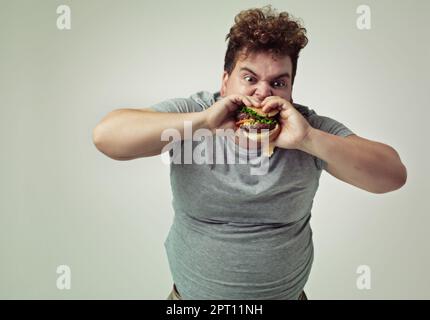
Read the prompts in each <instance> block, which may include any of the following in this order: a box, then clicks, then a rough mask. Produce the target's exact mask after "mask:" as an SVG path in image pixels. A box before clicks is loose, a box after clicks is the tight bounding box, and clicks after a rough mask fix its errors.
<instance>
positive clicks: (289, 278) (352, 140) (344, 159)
mask: <svg viewBox="0 0 430 320" xmlns="http://www.w3.org/2000/svg"><path fill="white" fill-rule="evenodd" d="M305 33H306V30H305V29H304V28H302V27H301V26H300V24H299V23H298V22H297V21H294V20H293V19H292V18H291V17H290V16H289V15H288V13H286V12H282V13H279V14H278V13H277V12H276V11H274V10H272V9H271V8H270V7H264V8H262V9H251V10H246V11H243V12H241V13H239V14H238V15H237V16H236V18H235V24H234V26H233V27H232V28H231V29H230V32H229V34H228V35H227V39H228V40H229V43H228V48H227V52H226V56H225V65H224V72H223V77H222V85H221V90H220V92H216V93H215V94H212V93H209V92H198V93H196V94H194V95H192V96H191V97H190V98H188V99H171V100H167V101H164V102H162V103H159V104H156V105H154V106H152V107H151V108H145V109H119V110H115V111H113V112H111V113H110V114H108V115H107V116H106V117H105V118H104V119H103V120H102V121H101V123H100V124H99V125H98V126H97V127H96V128H95V129H94V143H95V145H96V146H97V148H98V149H99V150H100V151H101V152H103V153H105V154H106V155H108V156H109V157H111V158H113V159H116V160H130V159H135V158H139V157H149V156H154V155H159V154H160V153H161V151H162V150H163V147H165V146H166V144H167V143H168V141H163V139H161V136H162V134H163V132H165V130H167V129H175V130H176V131H177V132H178V133H179V135H180V139H179V141H177V142H176V143H177V145H180V146H181V147H185V141H184V140H185V139H184V135H185V132H186V129H185V126H184V123H186V122H187V121H189V122H191V124H192V128H191V130H192V132H193V133H194V132H197V131H198V130H200V129H208V130H209V131H210V132H211V133H215V132H216V130H217V129H220V128H223V129H233V128H235V115H236V113H237V110H238V108H239V107H240V106H243V105H245V106H248V107H251V106H253V107H256V108H262V110H263V111H265V112H269V111H270V110H274V109H278V110H279V111H280V123H281V127H282V129H281V132H280V133H279V136H278V137H277V138H276V140H275V142H274V143H275V145H276V148H275V151H274V153H273V154H272V156H271V157H270V161H269V166H268V169H267V172H266V174H264V175H253V174H251V169H252V168H253V167H255V164H256V163H257V162H256V161H258V160H259V159H261V157H262V156H263V155H262V153H261V150H260V149H259V148H257V149H255V150H253V149H251V148H249V149H244V148H241V147H239V148H237V145H235V142H233V143H232V142H229V143H227V144H226V145H224V146H222V148H224V149H223V150H222V151H223V152H226V153H227V154H233V155H235V156H239V157H245V158H246V159H247V160H248V161H247V162H246V163H243V162H242V163H234V164H230V163H225V162H222V163H219V162H215V163H209V164H208V163H204V164H196V163H195V162H192V163H191V164H181V163H172V164H171V187H172V192H173V208H174V211H175V218H174V222H173V225H172V227H171V229H170V232H169V235H168V237H167V239H166V242H165V246H166V250H167V255H168V260H169V265H170V269H171V272H172V276H173V280H174V290H173V291H172V293H171V295H170V296H169V298H170V299H305V298H306V295H305V294H304V291H303V288H304V286H305V284H306V281H307V279H308V276H309V273H310V270H311V266H312V261H313V244H312V231H311V228H310V224H309V222H310V217H311V208H312V204H313V198H314V196H315V193H316V191H317V188H318V183H319V178H320V175H321V172H322V170H323V169H324V170H326V171H327V172H329V173H330V174H331V175H333V176H335V177H336V178H338V179H340V180H342V181H344V182H346V183H349V184H352V185H354V186H356V187H358V188H361V189H363V190H367V191H369V192H372V193H385V192H389V191H392V190H396V189H398V188H400V187H401V186H402V185H403V184H404V183H405V181H406V169H405V167H404V166H403V164H402V163H401V161H400V158H399V156H398V154H397V152H396V151H395V150H394V149H393V148H391V147H390V146H387V145H385V144H382V143H378V142H374V141H370V140H367V139H364V138H361V137H359V136H357V135H355V134H354V133H353V132H351V131H350V130H349V129H348V128H346V127H345V126H344V125H343V124H341V123H339V122H337V121H335V120H333V119H331V118H328V117H323V116H319V115H317V114H316V112H315V111H313V110H311V109H309V108H307V107H305V106H301V105H299V104H295V103H293V99H292V86H293V83H294V77H295V74H296V70H297V59H298V56H299V52H300V50H301V49H302V48H304V47H305V46H306V44H307V38H306V35H305ZM217 141H218V140H217ZM198 145H199V143H198V142H195V141H193V142H192V145H191V148H192V150H195V148H196V147H197V146H198ZM185 149H186V148H182V149H181V150H182V151H181V152H182V153H185V151H184V150H185ZM183 155H184V154H181V156H183Z"/></svg>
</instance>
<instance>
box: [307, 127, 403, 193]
mask: <svg viewBox="0 0 430 320" xmlns="http://www.w3.org/2000/svg"><path fill="white" fill-rule="evenodd" d="M299 149H300V150H302V151H304V152H307V153H309V154H312V155H314V156H316V157H318V158H320V159H322V160H324V161H326V162H327V171H328V172H329V173H330V174H331V175H333V176H334V177H336V178H338V179H340V180H342V181H344V182H346V183H349V184H352V185H354V186H356V187H358V188H360V189H363V190H367V191H369V192H372V193H385V192H390V191H394V190H397V189H399V188H400V187H402V186H403V185H404V184H405V183H406V178H407V172H406V167H405V166H404V165H403V164H402V162H401V160H400V157H399V155H398V153H397V152H396V150H394V149H393V148H392V147H390V146H388V145H386V144H382V143H379V142H375V141H370V140H367V139H364V138H361V137H359V136H357V135H350V136H348V137H346V138H344V137H340V136H336V135H333V134H329V133H326V132H324V131H321V130H318V129H315V128H312V129H311V130H310V131H309V134H308V135H307V136H306V138H305V139H304V140H303V142H302V144H301V146H300V147H299Z"/></svg>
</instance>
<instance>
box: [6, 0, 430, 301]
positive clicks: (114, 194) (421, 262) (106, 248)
mask: <svg viewBox="0 0 430 320" xmlns="http://www.w3.org/2000/svg"><path fill="white" fill-rule="evenodd" d="M0 3H1V7H0V46H1V50H0V105H1V115H0V141H1V160H0V161H1V165H0V174H1V177H0V178H1V180H0V181H1V182H0V211H1V215H0V298H3V299H15V298H24V299H36V298H42V299H45V298H54V299H78V298H81V299H90V298H96V299H113V298H118V299H165V298H166V296H167V295H168V293H169V291H170V289H171V286H172V279H171V276H170V272H169V269H168V263H167V258H166V255H165V251H164V246H163V242H164V240H165V238H166V236H167V233H168V230H169V227H170V224H171V222H172V217H173V211H172V208H171V193H170V185H169V168H168V167H167V166H166V165H164V164H163V163H162V162H161V159H160V157H159V156H158V157H152V158H146V159H137V160H133V161H126V162H119V161H114V160H112V159H109V158H107V157H106V156H104V155H103V154H101V153H100V152H98V151H97V150H96V148H95V147H94V145H93V144H92V129H93V128H94V126H95V125H96V124H97V123H98V122H99V121H100V120H101V118H102V117H104V116H105V115H106V114H107V113H108V112H109V111H111V110H114V109H117V108H125V107H129V108H133V107H136V108H137V107H139V108H141V107H145V106H150V105H151V104H154V103H156V102H158V101H161V100H165V99H168V98H173V97H188V96H189V95H190V94H192V93H194V92H196V91H199V90H208V91H216V90H218V89H219V87H220V80H221V74H222V67H223V59H224V52H225V48H226V44H225V42H224V38H225V35H226V33H227V32H228V30H229V28H230V26H231V25H232V23H233V18H234V16H235V14H237V13H238V12H239V11H240V10H243V9H247V8H250V7H255V6H258V7H260V6H262V5H265V4H268V3H269V2H265V1H137V0H134V1H131V0H128V1H106V0H103V1H101V0H92V1H78V0H73V1H70V0H69V1H66V0H64V1H52V0H51V1H48V0H43V1H42V0H40V1H12V0H10V1H4V0H2V1H0ZM270 3H271V4H272V5H273V6H274V7H275V8H277V9H279V10H286V11H289V12H291V13H293V14H294V16H296V17H300V18H302V19H303V21H304V23H305V27H306V28H307V29H308V36H309V45H308V46H307V47H306V48H305V49H304V51H303V52H302V54H301V58H300V59H299V65H298V73H297V77H296V82H295V86H294V92H293V97H294V100H295V102H298V103H301V104H305V105H308V106H310V107H311V108H313V109H314V110H316V111H317V113H319V114H321V115H326V116H330V117H332V118H334V119H336V120H338V121H341V122H343V123H344V124H346V125H347V126H348V127H349V128H351V129H352V130H353V131H354V132H355V133H357V134H358V135H360V136H362V137H365V138H368V139H371V140H376V141H380V142H384V143H386V144H389V145H391V146H393V147H394V148H395V149H396V150H397V151H398V152H399V153H400V156H401V158H402V161H403V162H404V164H405V165H406V166H407V169H408V181H407V184H406V185H405V186H404V187H403V188H402V189H400V190H398V191H395V192H392V193H388V194H382V195H376V194H371V193H368V192H365V191H362V190H360V189H357V188H355V187H352V186H350V185H347V184H345V183H343V182H341V181H338V180H336V179H334V178H332V177H331V176H330V175H329V174H328V173H327V172H324V173H323V175H322V178H321V181H320V189H319V191H318V192H317V195H316V198H315V201H314V208H313V218H312V222H311V224H312V227H313V231H314V243H315V261H314V265H313V269H312V273H311V276H310V279H309V281H308V284H307V286H306V288H305V290H306V293H307V294H308V296H309V298H310V299H383V298H388V299H414V298H416V299H424V298H426V299H429V298H430V289H429V285H430V275H429V273H428V270H429V269H430V257H429V252H430V250H429V249H430V245H429V238H428V226H429V224H430V217H429V213H430V210H429V204H428V199H427V198H428V180H429V160H430V159H429V143H428V138H429V135H428V131H427V128H426V127H427V124H428V119H429V111H428V108H429V90H428V86H429V83H428V74H429V61H428V57H429V53H430V52H429V45H428V43H429V39H428V38H429V37H428V31H427V30H428V23H427V22H426V20H427V19H428V14H429V9H430V5H429V2H428V1H421V0H416V1H410V0H408V1H384V0H378V1H366V2H362V1H352V0H351V1H340V0H339V1H272V2H270ZM61 4H65V5H69V6H70V8H71V17H72V20H71V21H72V25H71V27H72V28H71V30H63V31H61V30H58V29H57V26H56V20H57V17H58V15H57V13H56V8H57V6H59V5H61ZM361 4H367V5H369V6H370V8H371V13H372V16H371V18H372V20H371V23H372V28H371V30H358V29H357V27H356V19H357V17H358V16H359V15H358V14H357V13H356V9H357V7H358V6H359V5H361ZM59 265H67V266H69V267H70V268H71V273H72V276H71V289H70V290H59V289H58V288H57V286H56V281H57V277H59V275H58V274H57V273H56V270H57V266H59ZM360 265H368V266H369V267H370V268H371V289H370V290H359V289H357V286H356V280H357V278H358V277H359V274H357V273H356V271H357V267H358V266H360Z"/></svg>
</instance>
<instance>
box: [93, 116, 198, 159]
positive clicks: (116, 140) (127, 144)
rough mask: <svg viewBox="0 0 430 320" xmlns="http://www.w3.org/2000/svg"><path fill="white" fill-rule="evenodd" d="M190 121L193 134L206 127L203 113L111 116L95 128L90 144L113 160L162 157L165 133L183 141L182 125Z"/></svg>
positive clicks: (165, 142)
mask: <svg viewBox="0 0 430 320" xmlns="http://www.w3.org/2000/svg"><path fill="white" fill-rule="evenodd" d="M185 121H191V123H192V131H193V132H194V131H195V130H197V129H199V128H204V127H205V115H204V114H203V112H192V113H168V112H152V111H144V110H138V109H118V110H114V111H112V112H110V113H109V114H108V115H107V116H106V117H105V118H103V120H102V121H101V122H100V123H99V124H98V125H97V126H96V128H95V129H94V131H93V140H94V144H95V145H96V147H97V148H98V149H99V150H100V151H101V152H103V153H104V154H106V155H107V156H109V157H111V158H113V159H116V160H130V159H135V158H139V157H149V156H154V155H158V154H160V153H161V150H162V149H163V147H164V146H165V145H166V144H167V143H169V141H162V140H161V135H162V133H163V131H164V130H166V129H174V130H175V131H177V132H178V133H179V134H180V137H181V139H183V138H184V122H185Z"/></svg>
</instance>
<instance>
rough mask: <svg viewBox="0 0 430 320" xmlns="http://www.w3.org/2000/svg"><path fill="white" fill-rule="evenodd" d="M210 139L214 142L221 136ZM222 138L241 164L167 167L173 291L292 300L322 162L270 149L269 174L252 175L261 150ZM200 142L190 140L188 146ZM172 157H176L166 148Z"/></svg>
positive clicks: (193, 104)
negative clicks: (174, 285)
mask: <svg viewBox="0 0 430 320" xmlns="http://www.w3.org/2000/svg"><path fill="white" fill-rule="evenodd" d="M218 99H220V95H219V92H216V93H215V94H213V93H210V92H206V91H201V92H198V93H196V94H193V95H192V96H191V97H190V98H186V99H183V98H178V99H170V100H166V101H163V102H161V103H158V104H156V105H153V106H151V108H152V109H154V110H156V111H159V112H200V111H203V110H205V109H207V108H209V107H210V106H211V105H213V104H214V103H215V102H216V101H217V100H218ZM293 105H294V107H295V108H296V109H297V110H298V111H299V112H300V113H301V114H302V115H303V116H304V117H305V118H306V119H307V121H308V122H309V123H310V124H311V126H312V127H314V128H317V129H320V130H322V131H325V132H328V133H331V134H335V135H338V136H343V137H346V136H348V135H351V134H353V133H352V132H351V131H350V130H349V129H348V128H346V127H345V126H344V125H343V124H341V123H339V122H337V121H335V120H333V119H330V118H328V117H323V116H319V115H317V114H316V113H315V111H313V110H311V109H309V108H308V107H305V106H301V105H298V104H295V103H294V104H293ZM213 139H215V140H214V141H215V143H214V145H215V146H216V147H218V146H217V145H216V143H217V142H219V140H218V139H219V138H217V137H215V136H214V138H213ZM204 140H205V139H202V141H204ZM224 141H227V143H224V144H222V145H221V144H220V146H221V148H222V149H223V151H224V153H225V154H226V155H229V154H230V155H234V157H235V159H245V160H247V161H246V162H245V161H241V162H239V161H237V160H236V161H234V163H231V162H228V161H224V163H219V161H213V162H214V163H203V164H197V163H195V162H194V160H192V163H190V164H181V163H174V162H172V163H171V165H170V181H171V189H172V193H173V201H172V205H173V209H174V212H175V215H174V221H173V224H172V226H171V228H170V232H169V234H168V237H167V239H166V241H165V248H166V252H167V257H168V261H169V266H170V270H171V273H172V278H173V281H174V282H175V284H176V287H177V289H178V292H179V293H180V295H181V296H182V298H183V299H186V300H187V299H208V300H209V299H258V300H264V299H297V298H298V296H299V295H300V293H301V291H302V290H303V288H304V286H305V284H306V281H307V279H308V277H309V273H310V270H311V266H312V262H313V243H312V230H311V227H310V219H311V209H312V204H313V199H314V196H315V193H316V191H317V189H318V184H319V178H320V176H321V172H322V169H325V168H326V165H327V164H326V163H325V161H323V160H321V159H318V158H316V157H314V156H312V155H310V154H307V153H305V152H302V151H299V150H293V149H281V148H275V150H274V153H273V155H272V156H271V157H270V159H269V160H268V169H267V172H266V173H265V174H251V172H252V170H253V169H255V168H257V167H261V163H262V160H261V158H262V155H261V152H259V151H258V150H257V151H249V152H248V151H247V150H246V149H242V148H240V147H239V146H237V145H236V144H235V143H234V142H233V141H231V140H229V139H227V140H224ZM184 143H185V142H184V141H180V142H177V143H176V144H177V145H181V146H182V147H184ZM199 143H201V142H198V141H193V142H192V149H193V150H194V149H195V148H196V147H197V146H198V145H199ZM216 147H215V149H214V150H216ZM185 149H186V148H181V149H180V152H182V153H183V152H184V150H185ZM170 156H171V157H172V159H173V158H174V157H175V156H174V155H173V151H172V150H171V151H170ZM182 162H183V161H182ZM244 162H245V163H244Z"/></svg>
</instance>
